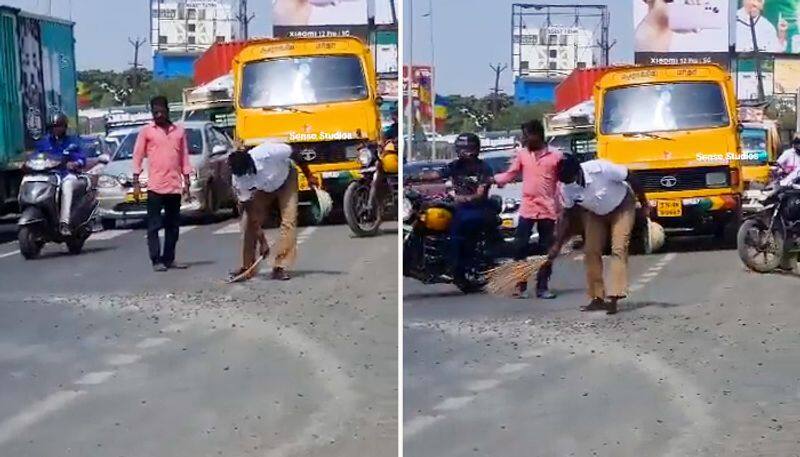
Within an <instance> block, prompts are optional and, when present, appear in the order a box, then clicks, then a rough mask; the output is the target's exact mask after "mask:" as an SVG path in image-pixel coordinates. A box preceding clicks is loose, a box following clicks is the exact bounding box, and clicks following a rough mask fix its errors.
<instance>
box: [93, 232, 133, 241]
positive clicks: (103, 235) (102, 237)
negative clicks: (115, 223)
mask: <svg viewBox="0 0 800 457" xmlns="http://www.w3.org/2000/svg"><path fill="white" fill-rule="evenodd" d="M132 231H133V230H131V229H124V230H103V231H102V232H98V233H93V234H92V236H90V237H89V241H108V240H113V239H114V238H117V237H119V236H122V235H126V234H128V233H131V232H132Z"/></svg>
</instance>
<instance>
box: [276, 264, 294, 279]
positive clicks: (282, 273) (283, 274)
mask: <svg viewBox="0 0 800 457" xmlns="http://www.w3.org/2000/svg"><path fill="white" fill-rule="evenodd" d="M272 279H275V280H278V281H288V280H289V279H291V277H290V276H289V272H288V271H286V270H285V269H283V268H281V267H276V268H273V269H272Z"/></svg>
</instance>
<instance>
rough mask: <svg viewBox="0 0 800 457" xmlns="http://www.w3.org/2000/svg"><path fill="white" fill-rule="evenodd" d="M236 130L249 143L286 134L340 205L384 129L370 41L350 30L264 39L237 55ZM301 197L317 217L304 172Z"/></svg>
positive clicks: (315, 218) (309, 214) (313, 218)
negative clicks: (343, 33)
mask: <svg viewBox="0 0 800 457" xmlns="http://www.w3.org/2000/svg"><path fill="white" fill-rule="evenodd" d="M233 77H234V104H235V108H236V132H235V133H236V138H237V139H238V140H239V141H241V142H243V143H244V144H245V145H246V146H255V145H257V144H260V143H262V142H264V141H268V140H271V141H275V140H277V141H284V142H287V143H290V144H292V145H293V146H294V147H296V148H299V149H300V156H301V157H302V160H304V161H305V162H306V163H307V164H308V165H309V168H310V169H311V171H312V172H313V173H314V174H315V175H316V176H317V177H318V178H320V181H321V182H322V183H323V184H322V187H323V188H324V189H325V190H326V191H328V192H329V193H330V194H331V196H332V197H333V199H334V205H335V206H339V205H341V201H342V196H343V194H344V191H345V189H346V188H347V185H348V184H349V183H350V181H352V180H353V179H354V178H356V177H359V176H360V175H359V170H360V169H361V166H362V165H361V162H360V161H359V158H360V156H362V155H364V156H365V155H367V154H370V150H369V148H370V147H377V145H378V144H379V142H380V137H381V120H380V114H379V110H378V106H379V104H380V103H381V102H382V100H381V98H380V97H379V96H378V94H377V77H376V73H375V65H374V63H373V58H372V53H371V52H370V48H369V47H368V46H367V45H365V44H364V43H363V42H362V41H360V40H359V39H357V38H352V37H341V38H298V39H280V40H276V39H266V40H258V41H254V42H252V43H251V44H249V45H248V46H247V47H245V48H243V49H242V50H241V51H240V52H239V54H238V55H237V56H236V57H235V59H234V61H233ZM299 178H300V183H299V186H300V204H301V205H302V206H303V208H301V210H303V209H305V210H307V211H304V214H305V215H306V217H307V218H309V219H310V222H312V223H318V222H320V221H321V218H322V217H323V216H324V215H322V214H321V213H319V212H317V210H318V207H316V206H315V201H316V198H315V194H314V192H312V191H310V189H309V186H308V183H307V182H306V180H305V178H304V177H303V175H302V173H301V174H299Z"/></svg>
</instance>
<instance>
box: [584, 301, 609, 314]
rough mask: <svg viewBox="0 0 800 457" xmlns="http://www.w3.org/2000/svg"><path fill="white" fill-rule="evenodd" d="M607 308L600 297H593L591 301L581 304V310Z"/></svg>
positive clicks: (603, 309)
mask: <svg viewBox="0 0 800 457" xmlns="http://www.w3.org/2000/svg"><path fill="white" fill-rule="evenodd" d="M606 310H608V306H607V305H606V301H605V300H603V299H602V298H593V299H592V301H591V302H590V303H589V304H588V305H586V306H581V311H606Z"/></svg>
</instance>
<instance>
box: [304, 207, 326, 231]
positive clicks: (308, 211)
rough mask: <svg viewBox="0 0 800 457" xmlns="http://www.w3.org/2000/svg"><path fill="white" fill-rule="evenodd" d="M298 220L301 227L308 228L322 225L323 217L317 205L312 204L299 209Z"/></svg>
mask: <svg viewBox="0 0 800 457" xmlns="http://www.w3.org/2000/svg"><path fill="white" fill-rule="evenodd" d="M299 219H300V224H301V225H306V226H309V225H320V224H322V220H323V219H324V217H323V216H322V210H320V207H319V205H317V204H316V203H313V202H312V203H311V204H310V205H308V206H303V207H301V208H300V214H299Z"/></svg>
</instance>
